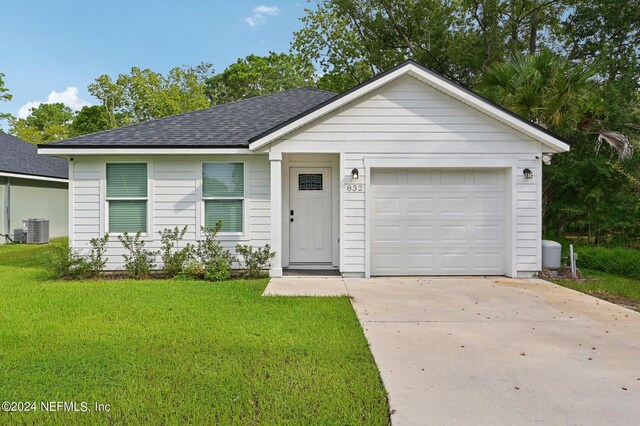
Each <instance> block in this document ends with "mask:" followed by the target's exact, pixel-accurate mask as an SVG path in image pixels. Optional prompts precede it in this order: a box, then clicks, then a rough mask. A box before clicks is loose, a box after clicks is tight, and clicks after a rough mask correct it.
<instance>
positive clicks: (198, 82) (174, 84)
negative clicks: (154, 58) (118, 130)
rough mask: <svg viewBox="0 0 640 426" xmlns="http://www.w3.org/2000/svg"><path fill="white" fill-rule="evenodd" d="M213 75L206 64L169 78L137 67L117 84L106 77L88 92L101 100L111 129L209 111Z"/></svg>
mask: <svg viewBox="0 0 640 426" xmlns="http://www.w3.org/2000/svg"><path fill="white" fill-rule="evenodd" d="M211 72H212V69H211V65H210V64H204V63H203V64H201V65H198V66H196V67H183V68H180V67H176V68H173V69H172V70H170V71H169V73H168V74H167V75H163V74H160V73H158V72H155V71H152V70H150V69H140V68H138V67H133V68H131V72H130V73H129V74H120V75H119V76H118V77H117V78H116V80H115V81H113V80H112V78H111V77H109V76H107V75H102V76H100V77H98V78H97V79H96V81H95V82H94V83H92V84H90V85H89V87H88V89H89V93H91V94H92V95H93V96H95V97H96V98H98V99H99V100H100V101H101V103H102V107H103V108H104V110H105V114H106V117H107V120H108V122H109V127H111V128H115V127H119V126H123V125H127V124H132V123H140V122H143V121H148V120H151V119H154V118H161V117H166V116H169V115H174V114H181V113H184V112H190V111H195V110H198V109H203V108H207V107H208V106H210V103H209V100H208V98H207V96H206V95H205V80H206V79H207V78H208V77H210V75H211Z"/></svg>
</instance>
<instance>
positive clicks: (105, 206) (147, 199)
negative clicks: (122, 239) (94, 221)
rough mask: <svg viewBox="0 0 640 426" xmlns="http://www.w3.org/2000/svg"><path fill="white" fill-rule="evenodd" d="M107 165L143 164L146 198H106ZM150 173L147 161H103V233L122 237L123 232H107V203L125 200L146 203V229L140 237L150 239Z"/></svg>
mask: <svg viewBox="0 0 640 426" xmlns="http://www.w3.org/2000/svg"><path fill="white" fill-rule="evenodd" d="M107 164H145V165H146V166H147V196H146V197H126V198H123V197H109V196H107V188H108V183H107ZM151 172H152V168H151V163H150V162H149V161H142V160H139V161H136V160H130V161H105V162H104V167H103V176H104V219H105V220H104V230H105V233H107V234H109V235H112V236H116V237H117V236H119V235H124V232H117V233H110V232H109V202H110V201H127V200H131V201H146V202H147V221H146V222H147V229H146V230H144V232H142V233H141V234H140V236H142V237H145V238H147V239H148V238H151V237H152V234H151V233H150V232H149V229H152V228H153V226H152V223H151ZM129 235H133V234H131V233H129Z"/></svg>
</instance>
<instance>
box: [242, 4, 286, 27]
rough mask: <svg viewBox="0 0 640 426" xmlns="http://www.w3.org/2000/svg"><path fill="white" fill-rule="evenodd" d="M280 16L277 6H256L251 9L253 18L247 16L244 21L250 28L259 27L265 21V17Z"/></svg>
mask: <svg viewBox="0 0 640 426" xmlns="http://www.w3.org/2000/svg"><path fill="white" fill-rule="evenodd" d="M279 14H280V9H279V8H278V6H266V5H262V6H258V7H254V8H253V16H247V17H246V18H245V19H244V21H245V22H246V23H247V24H249V26H250V27H255V26H256V25H260V24H262V23H264V22H265V21H266V20H267V16H276V15H279Z"/></svg>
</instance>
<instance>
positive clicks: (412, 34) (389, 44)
mask: <svg viewBox="0 0 640 426" xmlns="http://www.w3.org/2000/svg"><path fill="white" fill-rule="evenodd" d="M565 9H566V6H565V5H564V4H563V3H562V2H559V1H553V0H547V1H542V0H484V1H481V0H444V1H443V0H420V1H416V0H397V1H390V0H323V1H320V2H319V3H318V5H317V7H316V8H315V9H311V8H309V9H307V10H306V12H307V13H306V15H305V16H304V17H303V18H302V22H303V24H304V26H303V28H302V29H301V30H300V31H298V32H296V33H295V34H294V41H293V44H292V49H293V50H294V51H295V52H299V53H300V54H302V55H303V56H304V57H305V58H308V59H309V60H311V61H313V62H314V63H316V64H318V65H319V66H320V67H321V69H322V72H323V76H322V78H321V79H320V82H319V86H320V87H321V88H327V89H330V90H336V91H343V90H346V89H348V88H350V87H353V86H354V85H355V84H358V83H361V82H363V81H365V80H367V79H368V78H370V77H372V76H373V75H375V74H377V73H379V72H381V71H384V70H386V69H389V68H391V67H393V66H395V65H397V64H398V63H400V62H402V61H404V60H405V59H413V60H415V61H417V62H419V63H421V64H423V65H425V66H427V67H428V68H430V69H433V70H434V71H437V72H439V73H440V74H443V75H444V76H446V77H448V78H450V79H452V80H454V81H456V82H459V83H462V84H465V85H467V86H470V85H473V84H474V83H475V82H476V80H477V79H478V77H479V75H480V73H481V71H482V70H483V69H484V68H485V67H487V66H489V65H491V64H492V63H495V62H497V61H500V60H502V59H504V58H505V57H507V56H508V55H514V54H516V53H521V52H523V51H524V50H526V49H528V48H529V47H530V45H532V44H535V46H537V45H538V43H539V42H540V38H541V37H542V38H543V39H544V37H543V36H542V35H543V34H546V33H547V32H548V31H549V30H550V29H551V28H555V27H557V25H558V22H559V19H560V16H561V15H562V13H563V12H564V11H565Z"/></svg>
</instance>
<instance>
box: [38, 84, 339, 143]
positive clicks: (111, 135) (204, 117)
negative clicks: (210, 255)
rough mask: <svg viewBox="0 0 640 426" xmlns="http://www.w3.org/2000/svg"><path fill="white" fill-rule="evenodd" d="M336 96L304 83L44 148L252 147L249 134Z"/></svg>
mask: <svg viewBox="0 0 640 426" xmlns="http://www.w3.org/2000/svg"><path fill="white" fill-rule="evenodd" d="M334 96H335V93H331V92H326V91H324V90H318V89H312V88H310V87H302V88H299V89H292V90H287V91H284V92H280V93H274V94H270V95H264V96H256V97H253V98H248V99H244V100H241V101H237V102H231V103H228V104H223V105H219V106H215V107H211V108H207V109H203V110H199V111H193V112H188V113H185V114H179V115H172V116H169V117H164V118H160V119H156V120H151V121H147V122H144V123H139V124H133V125H130V126H125V127H120V128H117V129H112V130H105V131H102V132H97V133H92V134H88V135H84V136H78V137H75V138H71V139H67V140H64V141H60V142H55V143H48V144H46V145H40V148H133V147H135V148H172V147H176V148H189V147H198V148H247V147H248V146H249V139H251V138H253V137H254V136H257V135H259V134H261V133H264V132H266V131H267V130H269V129H271V128H273V127H275V126H277V125H278V124H280V123H282V122H283V121H287V120H289V119H291V118H292V117H295V116H297V115H299V114H300V113H301V112H303V111H306V110H308V109H310V108H313V107H315V106H316V105H318V104H321V103H323V102H325V101H327V100H328V99H331V98H333V97H334Z"/></svg>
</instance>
